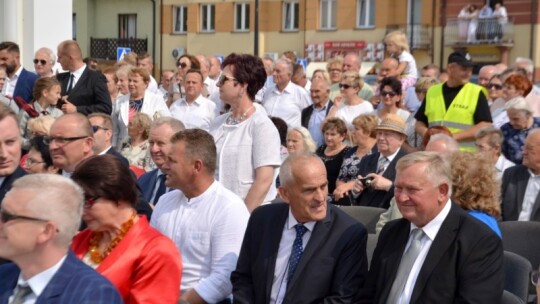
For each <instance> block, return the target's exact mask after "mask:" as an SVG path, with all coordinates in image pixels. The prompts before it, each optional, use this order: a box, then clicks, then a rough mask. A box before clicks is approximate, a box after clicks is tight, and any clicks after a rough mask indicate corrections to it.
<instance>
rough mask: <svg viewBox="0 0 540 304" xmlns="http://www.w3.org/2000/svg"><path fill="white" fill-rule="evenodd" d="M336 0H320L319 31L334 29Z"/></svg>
mask: <svg viewBox="0 0 540 304" xmlns="http://www.w3.org/2000/svg"><path fill="white" fill-rule="evenodd" d="M336 2H337V1H336V0H321V29H323V30H332V29H335V28H336Z"/></svg>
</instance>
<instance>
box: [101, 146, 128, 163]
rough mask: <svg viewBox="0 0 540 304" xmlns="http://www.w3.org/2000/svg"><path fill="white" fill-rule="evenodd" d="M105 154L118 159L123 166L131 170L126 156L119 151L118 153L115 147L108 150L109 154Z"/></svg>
mask: <svg viewBox="0 0 540 304" xmlns="http://www.w3.org/2000/svg"><path fill="white" fill-rule="evenodd" d="M105 153H107V154H110V155H112V156H114V157H116V158H118V159H119V160H120V161H121V162H122V164H124V165H125V166H126V167H128V168H129V161H128V160H127V158H125V157H124V155H122V154H120V153H118V151H116V149H115V148H114V147H110V148H109V150H107V152H105Z"/></svg>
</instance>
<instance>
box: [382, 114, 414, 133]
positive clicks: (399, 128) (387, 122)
mask: <svg viewBox="0 0 540 304" xmlns="http://www.w3.org/2000/svg"><path fill="white" fill-rule="evenodd" d="M375 130H377V131H381V130H385V131H394V132H396V133H399V134H402V135H404V136H407V133H405V121H403V119H402V118H401V117H399V116H398V115H396V114H387V115H386V116H385V117H384V119H383V120H382V121H381V123H380V124H379V126H378V127H377V128H376V129H375Z"/></svg>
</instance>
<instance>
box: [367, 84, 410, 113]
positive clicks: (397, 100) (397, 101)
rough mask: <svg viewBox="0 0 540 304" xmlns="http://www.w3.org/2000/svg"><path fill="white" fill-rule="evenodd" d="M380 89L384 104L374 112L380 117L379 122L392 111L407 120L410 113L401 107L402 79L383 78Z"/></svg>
mask: <svg viewBox="0 0 540 304" xmlns="http://www.w3.org/2000/svg"><path fill="white" fill-rule="evenodd" d="M379 90H380V95H381V101H382V102H383V106H382V108H380V109H377V110H375V111H374V112H373V114H375V115H377V118H379V123H380V122H381V121H382V120H383V119H384V117H385V116H386V115H387V114H390V113H392V114H396V115H397V116H399V117H400V118H401V119H403V121H407V119H408V118H409V115H410V113H409V112H407V111H406V110H403V109H401V97H402V91H401V81H399V80H398V79H397V78H396V77H386V78H383V80H382V81H381V84H380V87H379Z"/></svg>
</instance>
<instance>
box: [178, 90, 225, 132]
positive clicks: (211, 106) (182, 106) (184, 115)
mask: <svg viewBox="0 0 540 304" xmlns="http://www.w3.org/2000/svg"><path fill="white" fill-rule="evenodd" d="M170 111H171V116H172V117H174V118H176V119H178V120H180V121H182V122H183V123H184V125H185V126H186V128H187V129H195V128H198V129H203V130H205V131H208V130H210V123H211V122H212V120H214V118H216V104H215V103H214V102H213V101H211V100H210V99H208V98H206V97H203V96H202V95H199V97H197V98H196V99H195V100H194V101H193V102H192V103H191V104H189V103H188V102H187V101H186V99H185V98H181V99H178V100H176V101H175V102H174V103H173V104H172V105H171V108H170Z"/></svg>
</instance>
